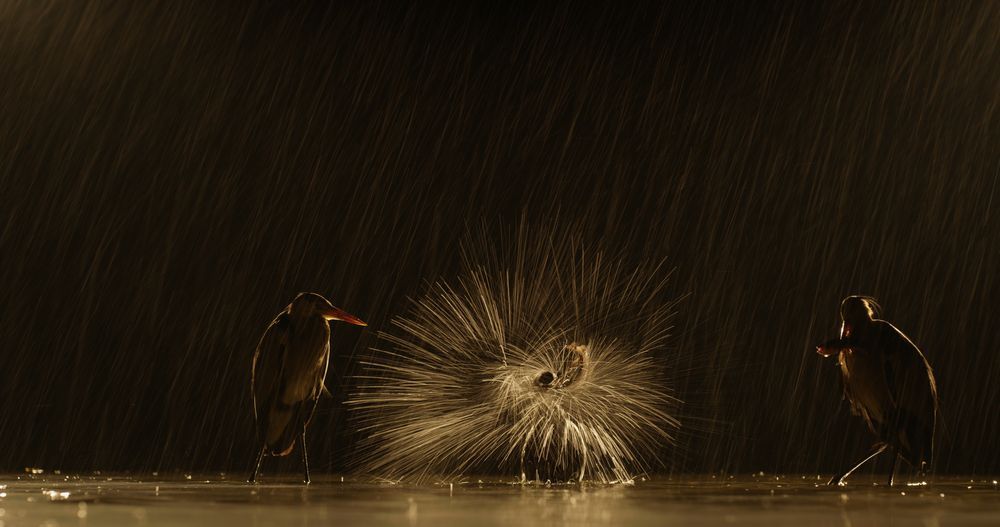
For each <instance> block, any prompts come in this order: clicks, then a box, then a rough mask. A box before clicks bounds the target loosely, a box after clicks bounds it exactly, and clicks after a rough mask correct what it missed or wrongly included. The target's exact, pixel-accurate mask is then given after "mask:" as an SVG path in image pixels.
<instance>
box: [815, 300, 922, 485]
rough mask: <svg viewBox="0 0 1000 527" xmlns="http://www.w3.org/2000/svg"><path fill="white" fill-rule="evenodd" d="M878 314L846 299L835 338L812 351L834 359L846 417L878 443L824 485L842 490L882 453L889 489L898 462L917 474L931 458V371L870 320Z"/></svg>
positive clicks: (900, 337) (899, 337) (869, 303)
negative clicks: (888, 457) (887, 460)
mask: <svg viewBox="0 0 1000 527" xmlns="http://www.w3.org/2000/svg"><path fill="white" fill-rule="evenodd" d="M879 311H881V308H880V306H879V305H878V303H877V302H876V301H875V299H874V298H872V297H869V296H862V295H852V296H848V297H847V298H845V299H844V300H843V302H841V304H840V317H841V327H840V338H837V339H833V340H830V341H827V342H825V343H823V344H822V345H820V346H818V347H817V348H816V352H817V353H819V354H820V355H822V356H824V357H830V356H833V355H837V363H838V364H839V365H840V372H841V374H842V377H843V381H844V396H845V398H846V399H847V400H848V401H849V402H850V405H851V413H853V414H854V415H860V416H861V417H862V418H863V419H864V421H865V423H866V424H867V425H868V429H869V430H871V432H872V433H873V434H874V435H875V436H876V437H877V439H878V440H877V442H876V443H875V445H874V446H873V448H872V451H871V453H869V454H868V456H867V457H865V458H864V459H862V460H861V462H859V463H858V464H856V465H854V466H853V467H852V468H851V469H850V470H848V471H846V472H844V473H841V474H837V475H835V476H834V477H833V478H831V479H830V481H829V482H828V483H827V484H828V485H842V484H843V482H844V479H846V478H847V477H848V476H850V475H851V473H853V472H854V471H855V470H857V469H858V468H860V467H861V466H862V465H864V464H865V463H867V462H868V461H870V460H871V459H873V458H875V457H876V456H878V455H879V454H881V453H883V452H885V451H886V450H891V452H892V468H891V469H890V471H889V482H888V485H889V486H892V483H893V476H894V475H895V472H896V466H897V465H898V463H899V459H900V458H902V459H903V460H904V461H906V462H907V463H909V464H910V465H912V466H913V467H915V468H917V470H918V471H919V473H920V474H923V473H924V472H925V470H926V468H927V466H928V464H929V463H930V462H931V460H932V457H933V450H934V428H935V426H936V424H937V415H938V397H937V383H936V382H935V380H934V371H933V370H932V369H931V366H930V364H929V363H928V362H927V358H926V357H924V354H923V353H921V351H920V349H919V348H917V346H916V345H915V344H914V343H913V341H911V340H910V339H909V338H908V337H907V336H906V335H905V334H903V332H902V331H900V330H899V329H897V328H896V327H895V326H893V325H892V324H890V323H889V322H886V321H885V320H881V319H879V318H876V317H877V316H878V313H879Z"/></svg>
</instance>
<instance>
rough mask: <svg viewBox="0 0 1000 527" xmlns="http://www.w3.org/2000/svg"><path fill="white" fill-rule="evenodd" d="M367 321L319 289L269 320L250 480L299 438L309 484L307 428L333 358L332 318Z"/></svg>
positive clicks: (256, 387)
mask: <svg viewBox="0 0 1000 527" xmlns="http://www.w3.org/2000/svg"><path fill="white" fill-rule="evenodd" d="M331 320H340V321H343V322H347V323H349V324H355V325H358V326H365V325H367V324H365V323H364V322H362V321H361V319H359V318H357V317H355V316H354V315H351V314H350V313H347V312H346V311H343V310H341V309H340V308H337V307H334V306H333V305H332V304H330V302H329V301H327V299H325V298H323V297H322V296H320V295H318V294H315V293H300V294H299V295H298V296H296V297H295V299H294V300H292V303H291V304H289V305H288V307H287V308H285V310H284V311H282V312H281V313H279V314H278V316H277V317H275V319H274V320H273V321H272V322H271V325H270V326H268V328H267V331H265V332H264V335H263V336H262V337H261V339H260V343H259V344H258V345H257V351H256V352H255V353H254V356H253V366H252V368H253V371H252V379H251V394H252V396H253V408H254V418H255V421H256V425H257V440H258V442H259V444H260V451H259V452H258V454H257V461H256V463H255V465H254V469H253V473H252V474H251V476H250V482H251V483H256V481H257V475H258V473H259V472H260V466H261V463H262V462H263V460H264V456H265V455H270V456H287V455H288V454H290V453H291V452H292V451H293V450H294V449H295V443H296V441H298V442H299V444H300V445H299V447H300V449H301V455H302V469H303V472H304V473H305V476H304V478H303V481H304V482H305V483H306V484H308V483H309V482H310V478H309V455H308V452H307V450H306V429H307V428H308V426H309V421H310V420H312V416H313V412H315V410H316V405H317V402H318V401H319V398H320V396H321V395H322V394H324V393H326V394H329V392H328V391H327V389H326V386H325V385H324V379H325V378H326V371H327V367H328V366H329V364H330V325H329V321H331Z"/></svg>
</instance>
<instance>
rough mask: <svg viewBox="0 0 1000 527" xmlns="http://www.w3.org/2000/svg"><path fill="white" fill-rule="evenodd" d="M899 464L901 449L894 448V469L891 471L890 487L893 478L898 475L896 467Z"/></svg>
mask: <svg viewBox="0 0 1000 527" xmlns="http://www.w3.org/2000/svg"><path fill="white" fill-rule="evenodd" d="M898 464H899V449H898V448H896V447H892V468H890V469H889V486H890V487H891V486H892V477H893V476H895V475H896V465H898Z"/></svg>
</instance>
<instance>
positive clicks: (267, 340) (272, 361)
mask: <svg viewBox="0 0 1000 527" xmlns="http://www.w3.org/2000/svg"><path fill="white" fill-rule="evenodd" d="M287 345H288V312H287V311H282V312H281V314H279V315H278V316H277V317H275V319H274V320H273V321H272V322H271V325H270V326H268V327H267V331H265V332H264V335H263V336H262V337H261V338H260V343H258V344H257V351H256V352H255V353H254V355H253V377H252V380H251V386H252V389H251V391H252V395H253V411H254V417H255V418H256V419H257V424H258V426H259V425H261V424H262V418H263V417H264V416H263V415H262V412H266V411H267V410H266V409H267V408H269V407H270V406H271V403H272V402H273V399H274V397H275V396H276V394H277V390H278V387H279V384H280V382H281V373H282V370H283V367H284V362H285V350H286V348H287Z"/></svg>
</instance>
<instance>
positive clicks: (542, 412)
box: [348, 231, 680, 482]
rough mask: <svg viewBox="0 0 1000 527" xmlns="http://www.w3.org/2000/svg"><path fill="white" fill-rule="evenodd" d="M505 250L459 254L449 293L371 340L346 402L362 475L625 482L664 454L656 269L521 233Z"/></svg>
mask: <svg viewBox="0 0 1000 527" xmlns="http://www.w3.org/2000/svg"><path fill="white" fill-rule="evenodd" d="M501 245H503V244H502V243H501ZM512 246H513V247H514V248H513V249H512V250H510V251H508V252H506V253H504V254H500V253H499V252H498V250H497V249H495V248H493V247H491V246H489V245H487V244H485V243H484V244H481V245H480V246H479V247H478V248H475V249H473V250H467V251H465V253H464V257H465V258H464V261H465V265H464V270H463V272H462V273H461V275H460V277H459V279H458V280H457V282H456V283H455V284H454V285H453V284H451V283H448V282H445V281H440V282H437V283H435V284H434V285H433V286H431V287H430V289H429V290H428V291H427V292H426V294H425V295H424V296H423V297H422V298H419V299H417V300H415V301H414V302H413V304H412V306H411V309H410V311H409V312H408V314H406V315H405V316H402V317H399V318H397V319H395V320H394V321H393V326H394V330H393V331H390V332H388V333H383V334H381V335H380V338H381V342H382V345H381V346H379V349H376V350H373V355H372V357H371V359H370V360H369V361H367V362H366V363H365V364H366V368H367V371H366V373H365V375H364V376H363V382H362V383H361V384H362V387H361V388H360V389H359V390H358V391H357V392H356V393H354V394H353V395H352V396H351V398H350V399H349V401H348V404H349V405H351V406H352V407H353V409H354V410H355V411H356V414H357V415H358V420H359V426H360V427H361V429H362V430H363V431H364V432H365V433H366V434H367V436H368V438H367V440H366V442H365V443H364V445H363V448H362V452H361V456H360V466H361V468H362V469H363V470H365V471H367V472H371V473H375V474H383V475H387V476H390V477H395V478H399V477H407V478H411V479H416V480H420V479H426V478H427V477H430V476H444V477H449V476H459V475H462V474H472V473H504V474H519V475H520V477H521V479H522V481H527V480H528V479H535V478H537V479H540V480H545V479H552V480H569V479H573V480H584V479H588V480H594V481H600V482H627V481H630V480H631V479H632V478H633V477H634V476H635V475H636V474H637V473H640V472H642V471H645V470H647V469H649V468H650V467H651V465H652V464H654V463H655V462H656V461H657V458H656V454H657V452H658V451H660V450H661V449H662V447H663V446H664V445H665V444H672V443H673V438H674V434H675V433H676V431H677V429H678V428H679V427H680V423H679V422H678V420H677V419H676V418H674V417H672V415H671V414H672V413H674V412H673V411H674V410H675V409H676V408H677V407H678V405H679V404H680V401H679V399H677V398H676V397H675V396H674V395H673V393H672V391H671V390H670V388H669V386H668V384H669V382H668V375H667V374H668V372H666V371H665V370H664V368H662V367H661V364H662V361H661V360H659V359H662V357H663V355H664V354H666V353H669V350H668V349H667V348H666V342H667V340H668V336H669V332H670V330H671V327H672V326H671V323H670V319H671V317H672V316H673V313H674V308H675V306H676V301H674V300H668V299H665V292H664V286H665V283H666V281H667V278H668V277H669V273H668V272H664V271H663V269H662V262H661V264H660V265H650V264H641V265H637V266H635V267H634V268H629V267H627V266H626V265H625V264H623V263H622V260H621V259H619V258H609V257H607V256H605V255H604V254H602V253H588V252H587V251H585V250H583V249H582V248H581V247H580V246H579V244H578V243H576V242H575V241H573V240H572V239H571V238H569V237H560V236H552V235H550V236H534V237H533V236H529V235H527V234H526V233H525V231H522V232H521V234H520V235H519V236H518V237H517V239H516V241H515V243H514V244H512Z"/></svg>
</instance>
